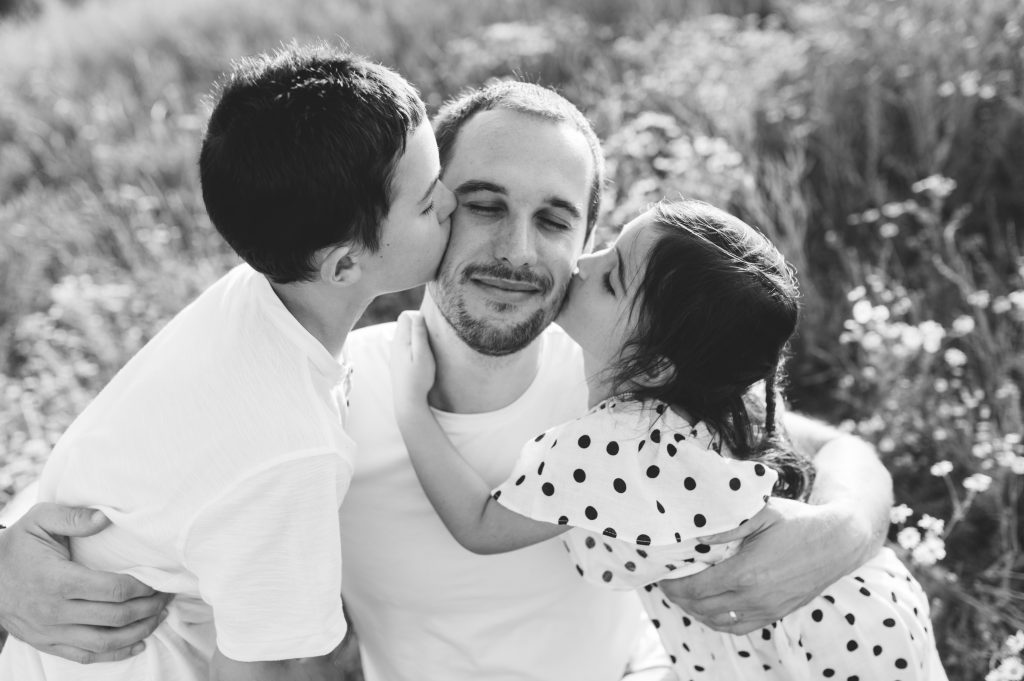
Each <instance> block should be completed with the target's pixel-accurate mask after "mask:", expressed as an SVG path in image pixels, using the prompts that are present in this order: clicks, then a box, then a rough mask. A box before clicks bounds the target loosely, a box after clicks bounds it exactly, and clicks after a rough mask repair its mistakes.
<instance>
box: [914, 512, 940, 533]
mask: <svg viewBox="0 0 1024 681" xmlns="http://www.w3.org/2000/svg"><path fill="white" fill-rule="evenodd" d="M917 526H918V527H920V528H921V529H922V530H924V531H925V532H927V533H928V534H942V531H943V530H944V529H946V521H945V520H943V519H942V518H934V517H932V516H930V515H928V514H927V513H925V514H924V515H923V516H921V519H920V520H918V521H917Z"/></svg>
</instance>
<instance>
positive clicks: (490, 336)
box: [427, 270, 569, 357]
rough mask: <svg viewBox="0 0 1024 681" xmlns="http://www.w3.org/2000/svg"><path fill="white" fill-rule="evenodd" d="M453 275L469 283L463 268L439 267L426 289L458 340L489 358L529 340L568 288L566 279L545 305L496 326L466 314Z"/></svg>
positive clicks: (498, 307) (513, 350)
mask: <svg viewBox="0 0 1024 681" xmlns="http://www.w3.org/2000/svg"><path fill="white" fill-rule="evenodd" d="M457 278H458V279H462V280H463V284H464V285H469V282H468V277H467V275H466V272H465V271H463V272H462V273H461V274H456V273H453V272H451V271H445V270H442V271H440V272H438V277H437V279H435V280H434V281H432V282H430V283H428V284H427V290H428V291H429V292H430V297H431V298H432V299H433V301H434V304H435V305H437V308H438V310H440V312H441V316H442V317H444V318H445V320H446V321H447V322H448V324H449V325H450V326H451V327H452V328H453V329H454V330H455V334H456V335H457V336H458V337H459V339H460V340H461V341H462V342H463V343H465V344H466V345H468V346H469V347H470V348H472V349H473V350H474V351H476V352H479V353H480V354H482V355H487V356H489V357H504V356H506V355H511V354H513V353H516V352H519V351H520V350H522V349H523V348H525V347H526V346H528V345H529V344H530V343H532V342H533V341H534V340H535V339H536V338H537V337H538V336H540V334H541V333H542V332H543V331H544V329H546V328H547V327H548V325H549V324H551V322H553V321H554V320H555V317H557V316H558V312H559V310H561V308H562V303H563V301H564V298H565V293H566V291H567V290H568V288H569V282H568V281H566V282H565V283H564V284H562V285H561V286H560V287H559V289H558V290H557V291H555V294H556V295H555V297H554V298H552V299H551V301H550V304H549V305H546V306H544V307H542V308H540V309H538V310H537V311H535V312H534V313H532V314H531V315H530V316H529V317H527V318H526V319H525V320H523V321H522V322H519V323H518V324H514V325H512V326H510V327H496V326H494V325H491V324H488V323H487V322H485V321H483V320H480V319H477V318H476V317H473V316H472V315H471V314H470V313H469V311H468V310H467V309H466V301H465V298H464V296H463V294H462V292H461V290H460V289H459V286H458V283H457V282H456V279H457ZM549 288H550V287H549ZM548 292H550V291H548ZM492 305H494V304H493V303H492ZM514 307H515V306H514V305H512V304H500V303H499V304H497V305H495V309H496V310H497V311H498V312H503V311H504V309H513V308H514ZM503 308H504V309H503Z"/></svg>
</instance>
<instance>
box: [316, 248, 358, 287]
mask: <svg viewBox="0 0 1024 681" xmlns="http://www.w3.org/2000/svg"><path fill="white" fill-rule="evenodd" d="M362 275H363V270H362V267H361V266H360V264H359V255H358V250H357V249H356V248H355V247H354V246H352V244H339V245H338V246H331V247H329V248H325V249H324V255H323V259H322V260H321V261H320V280H321V281H323V282H324V283H327V284H337V285H339V286H351V285H352V284H354V283H356V282H357V281H359V278H360V277H362Z"/></svg>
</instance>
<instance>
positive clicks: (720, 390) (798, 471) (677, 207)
mask: <svg viewBox="0 0 1024 681" xmlns="http://www.w3.org/2000/svg"><path fill="white" fill-rule="evenodd" d="M651 215H652V221H653V226H654V228H655V229H656V230H657V232H658V236H657V240H656V242H655V244H654V245H653V246H652V248H651V252H650V254H649V255H648V258H647V263H646V267H645V269H644V272H643V274H642V275H641V276H642V280H641V282H640V286H639V289H638V293H637V295H636V297H635V298H634V300H633V310H632V313H633V316H634V319H635V321H636V323H635V325H634V330H633V333H632V335H631V337H630V340H629V341H627V343H626V345H625V347H624V348H623V351H622V353H621V355H620V357H619V360H618V362H617V363H616V364H615V365H613V366H612V367H611V368H610V372H611V383H612V385H613V386H615V388H616V389H627V390H628V391H629V392H631V393H632V394H633V395H634V396H635V397H637V398H638V399H654V400H659V401H662V402H666V403H668V404H671V405H675V406H678V407H680V408H681V409H684V410H685V411H686V412H688V413H689V414H690V415H691V416H692V417H693V418H694V419H697V420H700V421H703V422H704V423H705V424H707V425H708V426H709V427H710V428H711V430H712V431H713V432H715V433H717V434H718V436H719V437H720V438H721V439H722V441H723V443H724V444H725V445H726V446H727V447H728V448H729V449H730V450H731V452H732V455H733V456H734V457H736V458H738V459H753V460H758V461H761V462H763V463H765V464H766V465H768V466H771V467H772V468H774V469H775V470H776V471H778V473H779V482H778V484H777V485H776V488H775V494H776V495H778V496H784V497H788V498H793V499H796V498H800V497H801V496H802V495H803V494H804V492H805V491H807V490H808V489H809V486H810V482H811V479H812V475H813V470H812V466H811V464H810V461H809V460H808V459H807V458H806V457H804V456H801V455H800V454H798V453H796V452H795V451H793V449H792V448H791V447H790V446H789V445H788V443H787V442H786V440H785V438H784V436H783V434H782V433H781V432H780V430H779V428H778V427H777V425H776V404H777V402H778V400H779V387H780V383H781V381H782V379H783V373H782V369H783V360H784V355H785V350H786V346H787V342H788V341H789V338H790V336H792V334H793V332H794V331H795V330H796V324H797V317H798V305H797V298H798V296H799V290H798V288H797V282H796V277H795V276H794V274H793V271H792V269H791V268H790V267H789V265H788V264H787V263H786V261H785V259H784V258H783V257H782V255H781V254H780V253H779V251H778V250H777V249H776V248H775V246H773V245H772V243H771V242H770V241H768V239H766V238H765V237H764V236H763V235H762V234H761V233H760V232H758V231H757V230H755V229H754V228H752V227H750V226H749V225H747V224H746V223H744V222H743V221H742V220H740V219H738V218H736V217H734V216H732V215H729V214H728V213H726V212H724V211H721V210H718V209H717V208H714V207H713V206H710V205H708V204H706V203H703V202H701V201H694V200H689V199H684V200H679V201H671V202H662V203H659V204H658V205H656V206H655V207H654V208H653V209H652V211H651ZM761 382H763V383H764V386H765V390H764V393H765V396H764V399H763V401H762V400H759V399H757V398H755V397H753V393H752V391H751V388H752V387H753V386H755V385H756V384H759V383H761ZM760 407H763V409H762V408H760Z"/></svg>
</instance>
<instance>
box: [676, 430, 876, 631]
mask: <svg viewBox="0 0 1024 681" xmlns="http://www.w3.org/2000/svg"><path fill="white" fill-rule="evenodd" d="M783 419H784V425H785V427H786V430H787V433H788V435H789V437H790V439H791V441H792V442H793V445H794V447H796V448H797V449H798V450H800V451H804V452H811V453H813V458H814V463H815V466H816V469H817V477H816V479H815V482H814V490H813V492H812V494H811V496H810V504H803V503H801V502H797V501H791V500H788V499H777V498H773V499H771V500H770V501H769V503H768V505H767V506H766V507H765V508H764V510H762V511H761V512H760V513H758V514H757V515H756V516H754V517H753V518H751V520H750V521H749V522H747V523H746V524H744V525H743V526H742V527H740V528H738V529H737V530H733V531H731V532H725V533H722V534H720V535H716V536H715V537H713V538H711V539H707V540H705V541H709V542H712V543H720V542H722V541H733V540H736V539H744V542H743V546H742V547H741V548H740V551H739V553H737V554H736V555H735V556H733V557H732V558H729V559H727V560H725V561H722V562H721V563H719V564H718V565H715V566H712V567H710V568H708V569H707V570H705V571H703V572H701V573H698V574H696V575H693V576H690V577H684V578H681V579H676V580H665V581H663V582H662V583H661V586H662V588H663V589H664V590H665V592H666V593H667V594H668V596H669V598H670V599H671V600H672V601H674V602H675V603H677V604H678V605H679V606H680V607H682V608H684V609H685V610H687V611H688V612H689V613H690V614H692V615H693V616H694V617H696V618H697V619H699V620H700V621H701V622H703V623H705V624H707V625H708V626H710V627H712V628H714V629H718V630H719V631H727V632H731V633H734V634H746V633H749V632H751V631H754V630H756V629H758V628H760V627H763V626H765V625H767V624H769V623H771V622H774V621H776V620H778V619H780V618H782V617H784V616H785V615H788V614H789V613H791V612H793V611H794V610H796V609H797V608H799V607H800V606H802V605H804V604H806V603H807V602H808V601H810V600H811V599H812V598H814V597H815V596H817V595H818V594H820V593H821V592H822V591H823V590H824V589H825V588H826V587H827V586H828V585H829V584H832V583H833V582H835V581H836V580H837V579H839V578H840V577H842V576H843V575H845V574H847V573H849V572H850V571H851V570H853V569H855V568H857V567H858V566H860V565H862V564H863V563H864V562H865V561H866V560H867V559H868V558H870V557H871V556H873V555H874V554H875V553H876V552H877V551H878V549H879V547H880V546H881V545H882V542H883V540H884V538H885V535H886V531H887V528H888V525H889V508H890V507H891V506H892V478H891V477H890V476H889V472H888V471H887V470H886V469H885V467H884V466H883V465H882V463H881V462H880V461H879V460H878V457H877V455H876V454H875V451H874V448H872V447H871V445H869V444H867V443H866V442H864V441H863V440H861V439H859V438H856V437H853V436H850V435H847V434H845V433H842V432H840V431H838V430H836V429H835V428H833V427H831V426H829V425H827V424H824V423H821V422H819V421H815V420H813V419H810V418H807V417H805V416H800V415H798V414H792V413H787V414H785V415H784V416H783ZM794 558H796V559H794ZM733 615H735V617H734V616H733Z"/></svg>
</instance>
